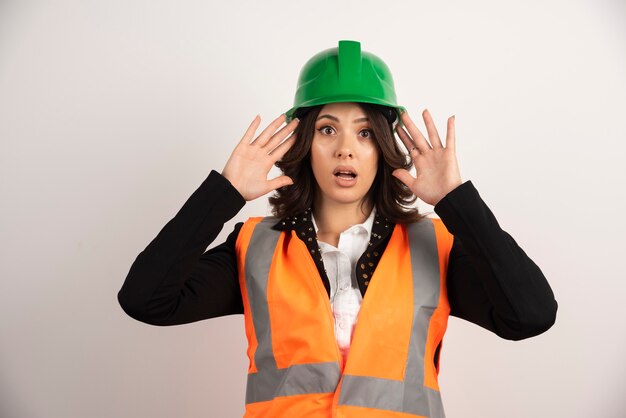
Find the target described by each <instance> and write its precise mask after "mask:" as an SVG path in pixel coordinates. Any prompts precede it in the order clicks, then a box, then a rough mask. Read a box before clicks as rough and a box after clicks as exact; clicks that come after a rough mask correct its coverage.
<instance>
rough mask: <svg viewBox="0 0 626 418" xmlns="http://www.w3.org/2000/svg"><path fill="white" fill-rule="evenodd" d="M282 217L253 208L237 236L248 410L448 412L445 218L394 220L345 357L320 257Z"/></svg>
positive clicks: (282, 413) (249, 413)
mask: <svg viewBox="0 0 626 418" xmlns="http://www.w3.org/2000/svg"><path fill="white" fill-rule="evenodd" d="M277 221H278V219H277V218H276V217H273V216H267V217H252V218H249V219H248V220H247V221H246V222H244V224H243V226H242V228H241V230H240V233H239V236H238V238H237V243H236V251H237V264H238V269H239V283H240V286H241V295H242V299H243V307H244V320H245V329H246V336H247V338H248V349H247V355H248V358H249V360H250V365H249V368H248V379H247V386H246V401H245V402H246V410H245V415H244V418H246V417H248V418H252V417H255V418H264V417H269V418H279V417H286V418H292V417H293V418H296V417H297V418H304V417H307V418H308V417H311V418H331V417H332V418H348V417H359V418H369V417H376V418H392V417H397V418H400V417H403V418H408V417H412V418H414V417H429V418H441V417H445V413H444V409H443V404H442V401H441V395H440V392H439V384H438V380H437V377H438V374H439V357H437V358H435V352H436V349H437V347H438V346H439V345H440V344H441V343H442V340H443V336H444V333H445V331H446V327H447V323H448V315H449V312H450V305H449V304H448V296H447V292H446V281H445V279H446V272H447V267H448V257H449V253H450V249H451V247H452V240H453V236H452V235H451V234H450V233H449V232H448V230H447V229H446V228H445V226H444V225H443V222H442V221H441V220H440V219H431V218H424V219H423V220H422V221H420V222H416V223H412V224H396V225H395V228H394V229H393V232H392V235H391V238H390V240H389V242H388V244H387V247H386V248H385V251H384V252H383V254H382V256H381V258H380V261H379V264H378V265H377V267H376V270H375V272H374V274H373V275H372V278H371V280H370V284H369V286H368V289H367V292H366V294H365V296H364V297H363V301H362V303H361V308H360V310H359V315H358V321H357V324H356V327H355V330H354V334H353V337H352V342H351V345H350V351H349V353H348V356H347V359H346V363H345V364H344V362H343V357H342V355H341V353H340V351H339V347H338V346H337V342H336V339H335V334H334V317H333V313H332V311H331V307H330V301H329V298H328V294H327V293H326V289H325V288H324V285H323V283H322V280H321V277H320V274H319V272H318V270H317V268H316V266H315V262H314V261H313V259H312V257H311V255H310V254H309V251H308V250H307V247H306V244H305V243H304V242H303V241H302V240H301V239H300V238H298V236H297V234H296V231H278V230H275V229H273V228H272V226H273V225H274V224H276V222H277Z"/></svg>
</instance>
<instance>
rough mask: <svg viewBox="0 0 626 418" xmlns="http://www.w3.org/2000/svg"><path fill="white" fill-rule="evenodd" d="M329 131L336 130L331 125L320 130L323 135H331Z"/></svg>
mask: <svg viewBox="0 0 626 418" xmlns="http://www.w3.org/2000/svg"><path fill="white" fill-rule="evenodd" d="M327 129H332V130H333V131H334V130H335V129H334V128H333V127H332V126H330V125H324V126H322V127H321V128H319V129H318V131H319V132H321V133H322V134H325V135H330V133H329V132H328V131H327Z"/></svg>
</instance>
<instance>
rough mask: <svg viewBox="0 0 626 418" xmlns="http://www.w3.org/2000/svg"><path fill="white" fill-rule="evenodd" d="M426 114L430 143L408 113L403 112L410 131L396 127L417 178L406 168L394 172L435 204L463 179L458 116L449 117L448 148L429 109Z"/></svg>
mask: <svg viewBox="0 0 626 418" xmlns="http://www.w3.org/2000/svg"><path fill="white" fill-rule="evenodd" d="M422 116H423V118H424V123H425V124H426V129H427V131H428V139H429V140H430V143H429V141H427V140H426V138H424V135H422V133H421V132H420V131H419V129H417V126H415V123H413V121H412V120H411V118H410V117H409V115H408V114H407V112H403V113H402V115H401V116H400V118H401V120H402V123H403V124H404V126H406V129H408V132H407V131H406V129H405V128H403V127H401V126H400V124H398V125H397V126H396V132H397V133H398V136H399V137H400V139H401V140H402V142H403V143H404V145H405V146H406V148H407V150H409V156H410V157H411V159H412V160H413V164H414V165H415V172H416V177H413V176H412V175H411V174H410V173H409V172H408V171H407V170H405V169H403V168H399V169H397V170H394V171H393V173H392V174H393V176H394V177H396V178H397V179H398V180H400V181H401V182H402V183H404V184H406V185H407V187H408V188H409V189H411V191H412V192H413V193H414V194H415V196H417V197H419V198H420V199H422V200H423V201H424V202H426V203H428V204H429V205H433V206H434V205H436V204H437V203H438V202H439V201H440V200H441V199H442V198H443V197H444V196H445V195H447V194H448V193H449V192H451V191H452V190H453V189H455V188H456V187H458V186H459V185H461V184H462V183H463V182H462V180H461V173H460V172H459V165H458V163H457V161H456V152H455V142H456V139H455V137H454V116H451V117H449V118H448V132H447V134H446V146H445V148H444V146H443V144H442V143H441V139H440V138H439V134H438V133H437V128H435V123H434V122H433V118H432V117H431V115H430V112H429V111H428V109H426V110H424V112H423V113H422Z"/></svg>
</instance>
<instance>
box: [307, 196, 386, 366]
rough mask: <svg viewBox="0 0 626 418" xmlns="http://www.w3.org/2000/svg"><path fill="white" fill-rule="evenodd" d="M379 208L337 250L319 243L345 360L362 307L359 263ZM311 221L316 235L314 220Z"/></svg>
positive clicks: (342, 238) (348, 231) (344, 236)
mask: <svg viewBox="0 0 626 418" xmlns="http://www.w3.org/2000/svg"><path fill="white" fill-rule="evenodd" d="M375 215H376V208H375V207H374V208H373V209H372V212H371V213H370V215H369V217H368V218H367V219H366V220H365V222H363V223H361V224H356V225H352V226H351V227H350V228H348V229H346V230H345V231H343V232H342V233H341V234H340V235H339V242H338V244H337V247H335V246H333V245H331V244H329V243H326V242H324V241H320V240H318V241H317V242H318V245H319V247H320V251H321V252H322V259H323V260H324V267H325V268H326V275H327V276H328V280H329V281H330V307H331V309H332V311H333V315H334V317H335V338H336V340H337V344H338V345H339V349H340V351H341V354H342V356H343V358H344V362H345V359H346V357H347V355H348V351H349V350H350V342H351V341H352V333H353V332H354V327H355V325H356V321H357V317H358V314H359V308H360V307H361V301H362V299H363V297H362V296H361V291H360V290H359V285H358V284H357V280H356V269H355V268H356V263H357V262H358V261H359V258H360V257H361V255H362V254H363V253H364V252H365V250H366V249H367V244H368V242H369V239H370V236H371V235H372V225H373V223H374V216H375ZM311 220H312V221H313V226H314V227H315V234H317V229H318V228H317V224H316V223H315V217H314V216H313V213H311Z"/></svg>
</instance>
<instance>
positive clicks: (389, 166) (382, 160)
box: [268, 103, 426, 224]
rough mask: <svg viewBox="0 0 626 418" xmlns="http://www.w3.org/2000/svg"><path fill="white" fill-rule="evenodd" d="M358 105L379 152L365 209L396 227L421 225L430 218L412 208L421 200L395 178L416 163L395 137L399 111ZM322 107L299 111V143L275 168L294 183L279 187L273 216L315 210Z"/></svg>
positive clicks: (364, 201) (275, 194) (274, 202)
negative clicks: (314, 159) (314, 150)
mask: <svg viewBox="0 0 626 418" xmlns="http://www.w3.org/2000/svg"><path fill="white" fill-rule="evenodd" d="M357 104H358V105H359V106H361V108H362V109H363V111H364V112H365V114H366V115H367V117H368V118H369V120H370V127H371V128H372V131H373V135H374V138H375V139H376V144H377V147H378V150H379V159H378V170H377V172H376V177H375V178H374V182H373V183H372V186H371V187H370V189H369V190H368V192H367V193H366V195H365V197H364V199H363V201H362V202H361V205H366V207H369V206H370V204H372V203H373V204H374V206H375V207H376V210H377V213H378V214H380V216H382V217H384V218H387V219H389V220H390V221H391V222H394V223H402V224H407V223H413V222H418V221H420V220H421V219H422V218H424V217H426V215H423V214H421V213H419V210H418V209H417V208H414V207H411V206H410V205H411V204H412V203H413V202H415V200H416V199H417V197H416V196H415V195H414V194H413V192H411V190H410V189H409V188H408V187H407V186H406V185H405V184H404V183H402V182H401V181H400V180H398V179H397V178H395V177H394V176H393V175H392V174H391V173H392V172H393V170H395V169H398V168H404V169H406V170H410V169H411V167H413V161H411V158H410V157H409V156H408V155H407V154H405V153H404V152H402V150H401V149H400V147H399V145H398V143H397V141H396V139H395V137H394V126H393V120H394V119H395V110H393V109H391V108H389V107H386V106H381V105H374V104H370V103H357ZM322 107H323V105H318V106H313V107H308V108H303V109H299V111H298V112H297V113H296V115H295V116H296V117H298V118H299V119H300V123H298V126H297V127H296V129H295V131H294V133H293V134H294V135H297V138H296V141H295V142H294V144H293V145H292V146H291V148H290V149H289V151H287V152H286V153H285V155H283V157H282V159H280V160H279V161H277V162H276V164H275V165H276V167H278V168H279V169H280V170H281V171H282V173H283V174H285V175H287V176H289V177H291V179H292V180H293V182H294V183H293V184H292V185H289V186H284V187H279V188H278V189H276V190H275V191H274V194H273V195H272V196H270V197H269V198H268V200H269V203H270V205H271V206H272V215H274V216H276V217H278V218H283V217H285V216H294V215H297V214H298V213H300V212H302V211H304V210H306V209H308V208H312V207H313V202H314V201H315V193H316V185H317V183H316V180H315V176H314V175H313V169H312V168H311V143H312V142H313V136H314V134H315V121H316V119H317V117H318V116H319V113H320V111H321V109H322Z"/></svg>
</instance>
